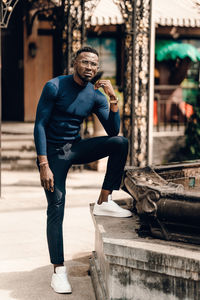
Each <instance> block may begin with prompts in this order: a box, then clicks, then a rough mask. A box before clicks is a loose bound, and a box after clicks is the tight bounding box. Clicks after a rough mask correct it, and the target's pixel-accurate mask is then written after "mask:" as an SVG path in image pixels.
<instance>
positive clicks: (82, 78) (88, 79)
mask: <svg viewBox="0 0 200 300" xmlns="http://www.w3.org/2000/svg"><path fill="white" fill-rule="evenodd" d="M76 74H77V76H78V77H79V78H80V79H81V80H82V81H83V82H84V83H88V82H90V81H91V80H92V79H93V77H87V76H86V77H84V76H82V75H81V74H80V73H79V72H78V70H76Z"/></svg>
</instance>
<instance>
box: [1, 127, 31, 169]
mask: <svg viewBox="0 0 200 300" xmlns="http://www.w3.org/2000/svg"><path fill="white" fill-rule="evenodd" d="M32 129H33V125H32V124H28V125H27V124H24V126H23V124H17V123H16V124H4V126H3V128H2V131H3V133H2V136H1V149H2V150H1V159H2V164H1V168H2V170H30V169H35V168H36V152H35V145H34V139H33V132H32Z"/></svg>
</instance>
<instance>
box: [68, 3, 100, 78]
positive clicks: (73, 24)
mask: <svg viewBox="0 0 200 300" xmlns="http://www.w3.org/2000/svg"><path fill="white" fill-rule="evenodd" d="M65 2H66V1H65ZM98 2H99V0H93V1H91V0H75V1H72V0H68V1H67V6H66V4H65V24H66V25H65V28H64V31H63V41H64V43H63V55H64V58H65V59H66V63H65V70H64V73H68V74H69V73H71V71H72V63H73V56H74V53H75V52H76V51H77V50H78V49H79V48H80V47H81V46H83V44H84V43H85V38H86V26H89V24H90V19H91V16H92V12H93V10H94V8H95V7H96V5H97V3H98Z"/></svg>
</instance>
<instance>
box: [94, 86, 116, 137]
mask: <svg viewBox="0 0 200 300" xmlns="http://www.w3.org/2000/svg"><path fill="white" fill-rule="evenodd" d="M100 87H102V88H103V89H104V92H105V93H106V94H107V95H108V96H109V98H110V108H109V107H108V102H107V100H106V98H105V97H104V96H103V95H102V94H101V93H100V92H99V99H98V100H97V103H96V108H95V111H94V112H95V114H96V115H97V117H98V118H99V120H100V122H101V123H102V125H103V127H104V129H105V130H106V132H107V134H108V135H110V136H114V135H118V133H119V129H120V115H119V108H118V99H117V97H116V95H115V92H114V89H113V87H112V84H111V82H110V80H99V81H98V82H97V83H96V84H95V89H98V88H100Z"/></svg>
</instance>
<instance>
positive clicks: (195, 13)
mask: <svg viewBox="0 0 200 300" xmlns="http://www.w3.org/2000/svg"><path fill="white" fill-rule="evenodd" d="M198 3H199V4H198ZM154 9H155V10H154V18H155V24H156V25H161V26H180V27H200V0H169V1H166V0H154ZM122 23H124V20H123V17H122V14H121V12H120V9H119V8H118V6H117V5H116V4H115V3H114V2H113V0H100V1H99V3H98V5H97V7H96V9H95V10H94V13H93V15H92V18H91V25H93V26H95V25H112V24H122Z"/></svg>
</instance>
